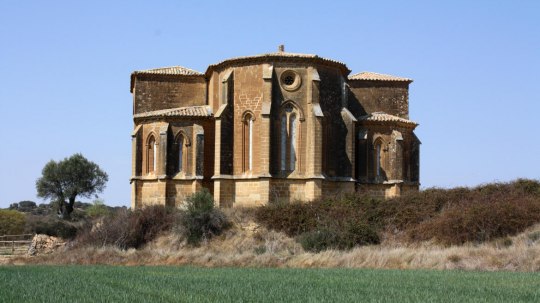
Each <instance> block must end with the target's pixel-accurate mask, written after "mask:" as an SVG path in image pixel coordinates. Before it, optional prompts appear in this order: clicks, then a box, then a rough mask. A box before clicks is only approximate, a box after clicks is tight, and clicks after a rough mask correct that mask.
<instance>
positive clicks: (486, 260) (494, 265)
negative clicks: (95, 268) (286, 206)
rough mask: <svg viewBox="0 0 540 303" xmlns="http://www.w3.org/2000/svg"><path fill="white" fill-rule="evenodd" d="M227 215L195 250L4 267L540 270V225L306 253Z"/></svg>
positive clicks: (171, 247)
mask: <svg viewBox="0 0 540 303" xmlns="http://www.w3.org/2000/svg"><path fill="white" fill-rule="evenodd" d="M227 215H228V217H229V218H231V221H233V227H232V228H231V229H229V230H228V231H226V232H225V233H223V234H222V235H221V236H218V237H216V238H214V239H213V240H211V241H209V242H205V243H202V245H200V246H199V247H195V248H193V247H191V246H188V245H187V244H186V241H185V239H182V238H180V237H179V236H178V234H175V233H167V234H165V235H162V236H160V237H158V238H157V239H156V240H154V241H152V242H151V243H149V244H148V245H146V246H145V247H143V248H141V249H138V250H136V249H128V250H120V249H117V248H113V247H110V246H106V247H82V248H69V247H67V248H65V249H64V250H63V251H58V252H57V253H54V254H51V255H43V256H37V257H24V258H23V257H18V258H10V259H7V260H3V262H4V263H8V264H87V265H89V264H110V265H195V266H204V267H228V266H234V267H295V268H310V267H342V268H385V269H462V270H487V271H493V270H507V271H540V225H535V226H533V227H531V228H529V229H527V230H526V231H525V232H523V233H520V234H518V235H516V236H513V237H507V238H502V239H499V240H496V241H491V242H486V243H484V244H479V245H473V244H465V245H462V246H450V247H444V246H439V245H436V244H434V243H432V242H421V243H416V244H403V243H399V242H395V241H393V240H392V239H391V238H384V239H383V243H382V244H381V245H376V246H363V247H357V248H355V249H352V250H349V251H336V250H327V251H323V252H320V253H309V252H305V251H304V250H303V249H302V247H301V246H300V245H299V244H298V243H297V242H296V241H295V240H294V239H293V238H290V237H288V236H286V235H285V234H283V233H278V232H274V231H269V230H267V229H265V228H264V227H261V226H259V225H257V224H256V223H255V222H254V221H253V220H252V219H251V218H253V213H252V210H243V209H234V210H228V211H227Z"/></svg>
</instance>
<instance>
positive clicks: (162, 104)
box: [133, 75, 206, 114]
mask: <svg viewBox="0 0 540 303" xmlns="http://www.w3.org/2000/svg"><path fill="white" fill-rule="evenodd" d="M133 101H134V108H133V111H134V113H135V114H138V113H144V112H148V111H154V110H161V109H168V108H175V107H184V106H193V105H206V81H205V79H204V77H202V76H201V77H170V76H169V77H167V76H159V77H157V76H153V77H145V76H144V75H138V76H137V79H136V80H135V88H134V100H133Z"/></svg>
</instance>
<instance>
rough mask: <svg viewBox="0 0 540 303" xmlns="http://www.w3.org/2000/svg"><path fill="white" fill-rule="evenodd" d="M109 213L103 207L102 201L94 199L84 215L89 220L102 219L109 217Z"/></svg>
mask: <svg viewBox="0 0 540 303" xmlns="http://www.w3.org/2000/svg"><path fill="white" fill-rule="evenodd" d="M110 213H111V212H110V211H109V209H108V208H107V206H105V203H104V202H103V200H100V199H96V200H94V202H93V203H92V205H91V206H89V207H88V208H86V214H87V215H88V216H89V217H91V218H97V217H103V216H106V215H109V214H110Z"/></svg>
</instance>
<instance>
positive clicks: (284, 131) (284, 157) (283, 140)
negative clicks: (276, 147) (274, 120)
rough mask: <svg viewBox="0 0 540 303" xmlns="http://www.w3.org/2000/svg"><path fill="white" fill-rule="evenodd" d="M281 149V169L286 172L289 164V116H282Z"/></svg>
mask: <svg viewBox="0 0 540 303" xmlns="http://www.w3.org/2000/svg"><path fill="white" fill-rule="evenodd" d="M280 133H281V148H280V156H281V157H280V163H281V164H280V167H281V170H282V171H285V170H286V169H287V168H286V164H287V115H285V114H282V116H281V131H280Z"/></svg>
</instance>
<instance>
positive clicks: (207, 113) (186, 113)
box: [133, 106, 212, 118]
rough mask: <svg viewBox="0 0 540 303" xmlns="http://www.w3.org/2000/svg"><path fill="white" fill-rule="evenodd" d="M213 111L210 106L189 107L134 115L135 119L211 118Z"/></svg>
mask: <svg viewBox="0 0 540 303" xmlns="http://www.w3.org/2000/svg"><path fill="white" fill-rule="evenodd" d="M211 116H212V109H211V108H210V107H209V106H187V107H177V108H169V109H162V110H155V111H151V112H146V113H140V114H134V115H133V118H146V117H211Z"/></svg>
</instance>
